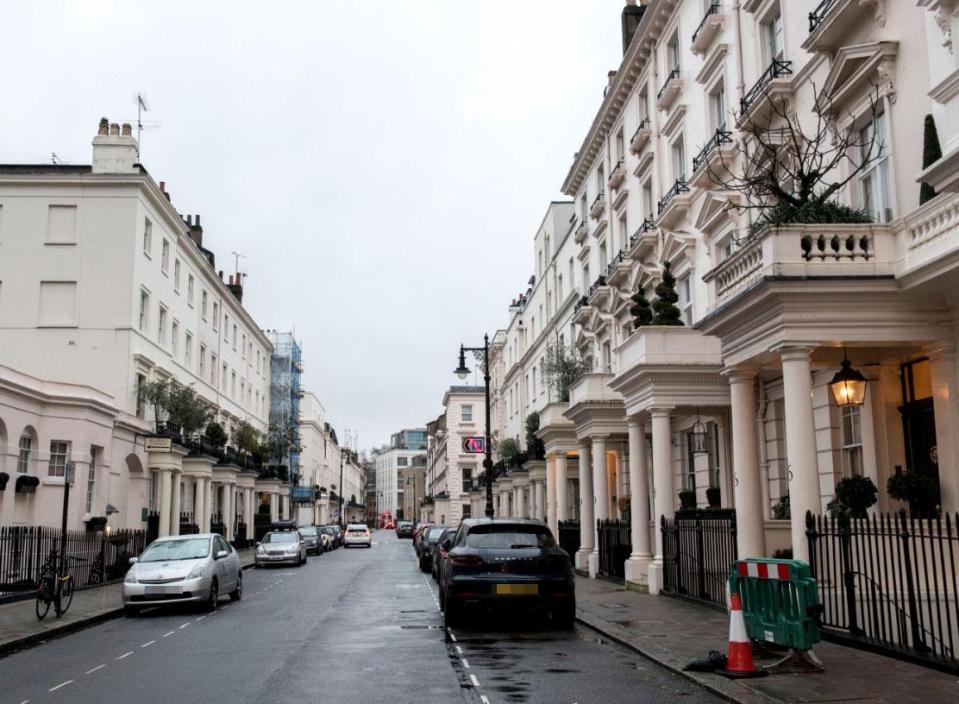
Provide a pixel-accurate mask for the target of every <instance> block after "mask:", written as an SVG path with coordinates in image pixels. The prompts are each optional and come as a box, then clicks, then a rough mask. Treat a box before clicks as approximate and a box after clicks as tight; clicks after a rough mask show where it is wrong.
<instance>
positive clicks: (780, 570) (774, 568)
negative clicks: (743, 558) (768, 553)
mask: <svg viewBox="0 0 959 704" xmlns="http://www.w3.org/2000/svg"><path fill="white" fill-rule="evenodd" d="M736 570H737V572H739V576H740V577H756V578H758V579H778V580H782V581H787V580H788V579H789V565H776V564H769V563H766V562H737V563H736Z"/></svg>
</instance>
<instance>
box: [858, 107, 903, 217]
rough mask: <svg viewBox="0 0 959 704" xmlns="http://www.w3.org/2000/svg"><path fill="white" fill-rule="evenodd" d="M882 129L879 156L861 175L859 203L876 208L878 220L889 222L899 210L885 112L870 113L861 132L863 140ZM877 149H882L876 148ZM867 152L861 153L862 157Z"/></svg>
mask: <svg viewBox="0 0 959 704" xmlns="http://www.w3.org/2000/svg"><path fill="white" fill-rule="evenodd" d="M874 131H876V132H878V136H877V137H876V143H875V144H873V154H877V153H878V158H877V159H875V161H873V162H871V163H870V164H869V165H868V166H867V167H866V168H865V169H863V170H862V171H860V172H859V174H858V175H857V177H856V178H857V181H858V184H859V203H860V206H861V207H862V209H863V210H870V206H872V210H871V212H870V215H871V216H872V217H873V219H874V220H875V221H876V222H889V221H891V220H892V219H893V218H894V217H895V215H896V213H895V209H894V208H893V207H892V206H893V199H892V191H891V184H892V179H891V177H890V174H889V168H890V156H891V154H890V151H889V141H888V140H887V139H886V132H887V125H886V114H885V112H882V111H881V112H879V113H878V114H877V115H876V116H875V119H873V118H872V116H870V118H869V119H868V120H867V121H866V123H865V124H864V125H862V126H861V127H860V128H859V130H858V132H857V134H858V136H859V140H860V142H864V140H867V139H869V138H870V135H871V134H872V133H873V132H874ZM875 150H879V151H878V152H876V151H875ZM863 157H864V154H862V153H861V154H860V155H859V158H860V159H862V158H863Z"/></svg>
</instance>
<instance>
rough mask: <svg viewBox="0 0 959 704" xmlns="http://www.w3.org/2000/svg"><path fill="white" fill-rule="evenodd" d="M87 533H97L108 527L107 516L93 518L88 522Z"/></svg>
mask: <svg viewBox="0 0 959 704" xmlns="http://www.w3.org/2000/svg"><path fill="white" fill-rule="evenodd" d="M86 524H87V532H88V533H96V532H97V531H101V530H103V529H104V528H106V527H107V517H106V516H91V517H90V518H88V519H87V521H86Z"/></svg>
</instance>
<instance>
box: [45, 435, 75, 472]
mask: <svg viewBox="0 0 959 704" xmlns="http://www.w3.org/2000/svg"><path fill="white" fill-rule="evenodd" d="M69 461H70V443H69V441H67V440H51V441H50V459H49V460H48V461H47V476H48V477H63V476H66V473H67V462H69Z"/></svg>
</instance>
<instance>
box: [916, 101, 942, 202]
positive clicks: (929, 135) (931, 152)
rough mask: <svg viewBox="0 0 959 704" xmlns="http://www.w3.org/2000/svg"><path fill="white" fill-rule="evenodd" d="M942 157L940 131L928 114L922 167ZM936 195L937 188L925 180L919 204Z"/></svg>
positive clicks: (923, 134)
mask: <svg viewBox="0 0 959 704" xmlns="http://www.w3.org/2000/svg"><path fill="white" fill-rule="evenodd" d="M941 158H942V147H940V146H939V132H938V131H937V130H936V121H935V120H934V119H933V118H932V115H926V121H925V124H924V125H923V131H922V168H924V169H926V168H928V167H930V166H932V165H933V164H935V163H936V162H937V161H939V160H940V159H941ZM935 197H936V189H935V188H933V187H932V186H930V185H929V184H928V183H926V182H925V181H923V182H922V183H921V184H920V185H919V205H922V204H923V203H925V202H926V201H928V200H932V199H933V198H935Z"/></svg>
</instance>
